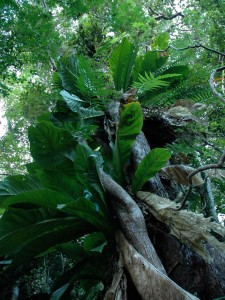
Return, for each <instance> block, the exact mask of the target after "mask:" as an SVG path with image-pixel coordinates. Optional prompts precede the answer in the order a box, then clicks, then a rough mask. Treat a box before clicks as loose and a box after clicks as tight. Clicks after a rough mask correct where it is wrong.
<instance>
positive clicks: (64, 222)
mask: <svg viewBox="0 0 225 300" xmlns="http://www.w3.org/2000/svg"><path fill="white" fill-rule="evenodd" d="M57 221H58V222H57ZM57 221H56V224H55V226H54V227H53V226H50V223H53V222H54V220H51V221H49V227H47V228H45V229H41V230H40V231H39V232H38V234H35V226H39V225H40V224H36V225H35V226H34V225H32V226H31V227H32V228H34V231H32V232H31V235H30V236H31V237H32V239H30V240H29V238H27V237H26V238H25V240H26V241H25V244H24V246H23V247H22V248H21V249H20V251H19V252H18V253H17V254H16V256H15V258H14V259H13V261H12V266H13V267H14V266H17V265H20V264H22V263H24V262H26V261H28V260H30V259H31V258H33V257H35V256H37V255H40V254H42V253H44V254H45V253H46V250H49V249H50V248H52V247H55V246H56V245H59V244H61V243H64V242H67V241H71V240H74V239H77V238H79V237H82V236H84V235H86V234H87V233H89V232H92V231H93V227H92V226H91V225H90V224H88V223H86V222H85V221H82V220H79V219H76V218H71V220H70V218H60V219H58V220H57ZM70 221H71V223H70ZM45 222H48V221H45ZM21 241H23V239H21Z"/></svg>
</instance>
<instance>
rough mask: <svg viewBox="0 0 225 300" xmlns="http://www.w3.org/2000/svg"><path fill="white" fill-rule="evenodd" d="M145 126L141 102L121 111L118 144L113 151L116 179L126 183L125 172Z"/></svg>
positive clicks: (127, 106)
mask: <svg viewBox="0 0 225 300" xmlns="http://www.w3.org/2000/svg"><path fill="white" fill-rule="evenodd" d="M142 125H143V116H142V110H141V105H140V103H139V102H132V103H129V104H127V105H126V106H125V107H124V108H123V109H122V111H121V114H120V122H119V126H118V129H117V135H116V143H115V147H114V149H113V168H114V178H115V179H116V181H117V182H118V183H120V184H123V183H124V171H125V168H126V166H127V165H128V162H129V159H130V155H131V150H132V145H133V143H134V141H135V138H136V136H137V135H138V134H139V133H140V131H141V128H142Z"/></svg>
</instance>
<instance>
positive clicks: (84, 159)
mask: <svg viewBox="0 0 225 300" xmlns="http://www.w3.org/2000/svg"><path fill="white" fill-rule="evenodd" d="M102 163H103V161H102V158H101V156H100V153H99V152H97V151H92V149H91V148H90V147H89V146H88V145H87V144H82V143H80V144H78V145H77V147H76V155H75V158H74V168H75V171H76V176H77V179H78V181H79V182H80V183H81V184H82V185H83V186H84V187H85V188H86V189H87V191H88V192H90V194H91V195H90V196H93V197H92V198H93V201H94V202H95V204H96V205H97V206H98V207H99V209H100V210H101V211H102V212H104V214H107V215H109V212H108V207H107V205H106V202H105V193H104V190H103V187H102V184H101V181H100V179H99V174H98V172H99V171H98V170H99V168H100V167H101V166H102Z"/></svg>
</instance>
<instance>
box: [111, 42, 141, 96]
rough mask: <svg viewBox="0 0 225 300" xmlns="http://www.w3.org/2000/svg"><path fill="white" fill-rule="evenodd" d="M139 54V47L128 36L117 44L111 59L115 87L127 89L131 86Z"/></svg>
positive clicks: (118, 89)
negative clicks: (133, 70)
mask: <svg viewBox="0 0 225 300" xmlns="http://www.w3.org/2000/svg"><path fill="white" fill-rule="evenodd" d="M136 55H137V48H136V47H135V45H134V44H132V43H130V42H129V41H128V39H127V38H124V39H123V40H122V42H121V43H120V44H119V45H118V46H116V47H115V48H114V49H113V51H112V54H111V56H110V59H109V64H110V68H111V72H112V75H113V80H114V85H115V89H116V90H117V91H123V92H125V91H127V90H128V88H129V87H130V86H131V74H132V69H133V66H134V63H135V59H136Z"/></svg>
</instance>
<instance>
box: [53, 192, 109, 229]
mask: <svg viewBox="0 0 225 300" xmlns="http://www.w3.org/2000/svg"><path fill="white" fill-rule="evenodd" d="M58 208H59V210H61V211H63V212H67V213H70V214H71V215H73V216H77V217H79V218H81V219H83V220H85V221H86V222H88V223H90V224H92V225H94V226H95V227H96V228H97V229H98V230H101V231H103V232H105V233H106V234H109V233H111V231H112V230H113V228H112V223H111V221H110V219H109V218H108V217H107V216H106V215H104V214H103V213H102V212H101V211H100V209H99V206H98V205H96V204H95V203H93V202H92V201H91V200H90V199H86V198H79V199H77V200H75V201H72V202H70V203H68V204H66V205H62V206H61V208H60V206H58Z"/></svg>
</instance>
